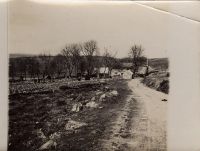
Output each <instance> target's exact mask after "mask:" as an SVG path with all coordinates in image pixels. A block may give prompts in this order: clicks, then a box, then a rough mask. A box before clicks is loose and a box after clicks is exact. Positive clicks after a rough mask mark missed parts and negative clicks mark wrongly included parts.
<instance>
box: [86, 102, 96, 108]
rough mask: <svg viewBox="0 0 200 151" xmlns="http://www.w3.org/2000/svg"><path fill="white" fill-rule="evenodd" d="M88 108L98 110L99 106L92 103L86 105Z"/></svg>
mask: <svg viewBox="0 0 200 151" xmlns="http://www.w3.org/2000/svg"><path fill="white" fill-rule="evenodd" d="M86 107H91V108H97V107H98V104H97V103H96V102H94V101H91V102H88V103H87V104H86Z"/></svg>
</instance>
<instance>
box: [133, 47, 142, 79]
mask: <svg viewBox="0 0 200 151" xmlns="http://www.w3.org/2000/svg"><path fill="white" fill-rule="evenodd" d="M143 51H144V50H143V49H142V46H141V45H140V46H138V45H134V46H132V47H131V49H130V57H131V58H132V63H133V77H132V78H134V77H135V74H136V72H137V71H138V68H139V66H140V63H139V60H140V58H141V57H142V52H143Z"/></svg>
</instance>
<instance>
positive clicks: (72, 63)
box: [62, 44, 82, 77]
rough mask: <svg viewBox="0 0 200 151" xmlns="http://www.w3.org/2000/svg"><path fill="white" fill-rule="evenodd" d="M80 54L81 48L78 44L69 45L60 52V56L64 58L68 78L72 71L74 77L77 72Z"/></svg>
mask: <svg viewBox="0 0 200 151" xmlns="http://www.w3.org/2000/svg"><path fill="white" fill-rule="evenodd" d="M81 52H82V46H81V45H80V44H70V45H68V46H66V48H65V49H63V50H62V55H63V56H64V57H65V62H66V67H67V69H68V72H69V76H70V77H71V76H72V72H73V71H75V74H76V75H77V73H78V71H79V68H80V62H81V59H80V58H81V56H80V54H81Z"/></svg>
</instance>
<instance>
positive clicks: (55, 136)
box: [49, 132, 61, 141]
mask: <svg viewBox="0 0 200 151" xmlns="http://www.w3.org/2000/svg"><path fill="white" fill-rule="evenodd" d="M60 137H61V134H60V133H59V132H55V133H53V134H51V135H50V137H49V138H50V139H51V140H53V141H56V140H58V139H59V138H60Z"/></svg>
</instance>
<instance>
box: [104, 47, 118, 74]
mask: <svg viewBox="0 0 200 151" xmlns="http://www.w3.org/2000/svg"><path fill="white" fill-rule="evenodd" d="M115 56H116V53H115V54H112V53H111V52H109V51H108V49H105V52H104V54H103V65H104V67H105V71H106V68H108V74H109V76H111V72H112V70H113V68H114V67H115V66H116V64H117V60H116V58H115ZM105 71H104V77H105Z"/></svg>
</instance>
